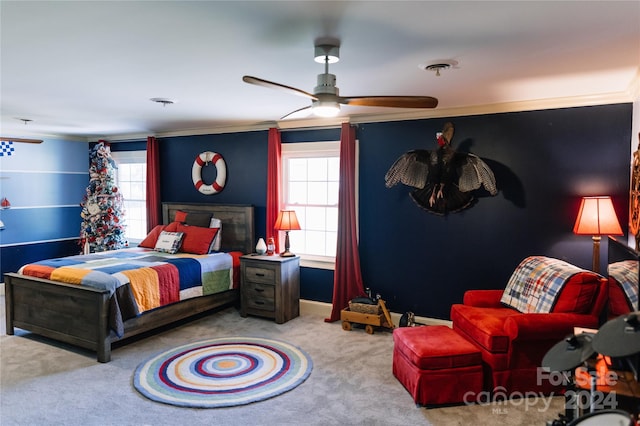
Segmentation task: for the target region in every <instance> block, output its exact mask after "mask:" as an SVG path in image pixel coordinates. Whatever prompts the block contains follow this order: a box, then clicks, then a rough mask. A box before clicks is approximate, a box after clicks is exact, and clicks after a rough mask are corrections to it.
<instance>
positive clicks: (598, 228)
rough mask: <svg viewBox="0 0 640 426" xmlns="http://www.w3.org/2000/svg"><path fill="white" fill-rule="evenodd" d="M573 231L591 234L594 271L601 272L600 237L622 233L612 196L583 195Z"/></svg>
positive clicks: (580, 233) (579, 233)
mask: <svg viewBox="0 0 640 426" xmlns="http://www.w3.org/2000/svg"><path fill="white" fill-rule="evenodd" d="M573 233H574V234H578V235H591V236H592V237H591V238H592V239H593V267H592V269H593V272H596V273H600V239H601V236H602V235H622V228H620V222H618V217H617V216H616V211H615V210H614V208H613V203H612V202H611V197H609V196H602V197H583V198H582V203H581V204H580V211H579V212H578V218H577V219H576V224H575V225H574V227H573Z"/></svg>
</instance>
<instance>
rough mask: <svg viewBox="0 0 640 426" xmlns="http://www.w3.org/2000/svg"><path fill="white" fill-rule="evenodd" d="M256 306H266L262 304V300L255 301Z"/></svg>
mask: <svg viewBox="0 0 640 426" xmlns="http://www.w3.org/2000/svg"><path fill="white" fill-rule="evenodd" d="M255 304H256V305H264V302H262V301H260V300H256V301H255Z"/></svg>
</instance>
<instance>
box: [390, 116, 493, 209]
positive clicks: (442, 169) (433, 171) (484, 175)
mask: <svg viewBox="0 0 640 426" xmlns="http://www.w3.org/2000/svg"><path fill="white" fill-rule="evenodd" d="M454 130H455V129H454V126H453V123H445V125H444V127H443V129H442V133H440V134H438V137H437V143H438V148H437V149H435V150H426V149H415V150H412V151H409V152H406V153H405V154H403V155H402V156H401V157H400V158H398V159H397V160H396V161H395V163H393V165H392V166H391V167H390V168H389V170H388V171H387V174H386V175H385V177H384V178H385V185H386V187H387V188H391V187H392V186H394V185H396V184H397V183H398V182H401V183H403V184H405V185H407V186H411V187H414V188H416V189H414V190H413V191H411V193H410V194H409V195H410V196H411V198H412V199H413V201H415V202H416V204H418V206H420V207H421V208H423V209H425V210H427V211H428V212H430V213H434V214H437V215H446V214H447V213H455V212H459V211H461V210H464V209H466V208H467V207H470V206H471V205H472V204H473V202H474V200H475V197H474V196H473V193H472V191H474V190H476V189H479V188H480V187H481V186H483V187H484V189H486V190H487V191H488V192H489V194H491V195H496V194H497V193H498V189H497V187H496V179H495V177H494V175H493V172H492V171H491V169H490V168H489V166H488V165H487V164H486V163H485V162H484V161H482V160H481V159H480V157H478V156H476V155H473V154H470V153H466V152H458V151H456V150H454V149H453V148H452V147H451V139H452V138H453V133H454Z"/></svg>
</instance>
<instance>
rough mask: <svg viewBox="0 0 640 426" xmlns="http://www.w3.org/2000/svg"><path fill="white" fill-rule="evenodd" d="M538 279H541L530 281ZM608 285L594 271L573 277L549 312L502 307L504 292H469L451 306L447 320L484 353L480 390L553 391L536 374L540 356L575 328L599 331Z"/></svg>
mask: <svg viewBox="0 0 640 426" xmlns="http://www.w3.org/2000/svg"><path fill="white" fill-rule="evenodd" d="M538 258H541V257H538ZM543 259H548V260H550V261H553V262H555V264H563V265H564V264H566V263H565V262H562V261H559V260H556V259H550V258H543ZM525 260H526V259H525ZM524 262H525V261H523V263H524ZM521 265H522V263H521ZM566 265H567V267H572V268H575V267H574V266H573V265H569V264H566ZM519 267H520V266H519ZM538 273H539V274H540V272H539V271H538ZM514 276H515V272H514ZM520 278H522V277H520ZM513 279H514V277H513V276H512V280H513ZM539 279H544V277H542V278H541V277H539V276H538V277H536V278H532V279H531V280H532V281H533V280H539ZM527 280H528V279H527ZM510 283H511V280H510ZM607 287H608V286H607V280H606V279H604V278H602V277H601V276H600V275H598V274H595V273H593V272H589V271H582V272H579V273H577V274H574V275H572V276H571V277H570V278H569V279H568V281H566V284H564V287H562V289H561V290H560V292H559V294H558V296H557V299H556V300H555V301H554V304H553V307H552V308H551V310H550V312H549V313H523V312H520V311H518V310H516V309H514V308H512V307H509V306H505V304H504V299H503V295H504V294H505V291H504V290H470V291H467V292H466V293H465V294H464V299H463V303H462V304H454V305H453V306H452V307H451V320H452V322H453V329H454V330H456V331H457V332H458V333H459V334H460V335H461V336H463V337H465V338H466V339H467V340H468V341H470V342H472V343H473V344H475V345H476V346H477V347H478V349H480V352H481V353H482V361H483V370H484V389H485V390H487V391H494V392H500V391H502V392H506V394H507V395H513V394H514V393H515V392H522V393H524V392H543V393H545V394H549V393H551V392H553V391H557V390H558V389H559V388H558V386H554V384H552V383H551V382H550V381H549V380H545V378H544V375H541V374H540V372H539V368H540V367H541V363H542V358H543V357H544V355H545V354H546V353H547V351H548V350H549V349H551V347H552V346H554V345H555V344H556V343H558V342H560V341H562V339H564V338H566V337H567V336H568V335H570V334H572V333H573V331H574V327H587V328H594V329H597V328H598V326H599V324H600V315H601V313H602V311H603V308H604V306H605V304H606V302H607V295H608V290H607ZM501 299H502V301H501Z"/></svg>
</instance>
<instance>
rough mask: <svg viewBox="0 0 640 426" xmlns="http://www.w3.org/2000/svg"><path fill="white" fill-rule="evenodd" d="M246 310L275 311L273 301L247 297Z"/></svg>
mask: <svg viewBox="0 0 640 426" xmlns="http://www.w3.org/2000/svg"><path fill="white" fill-rule="evenodd" d="M247 308H249V309H261V310H263V311H271V312H273V311H275V310H276V304H275V301H274V300H273V299H265V298H264V297H249V298H247Z"/></svg>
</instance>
